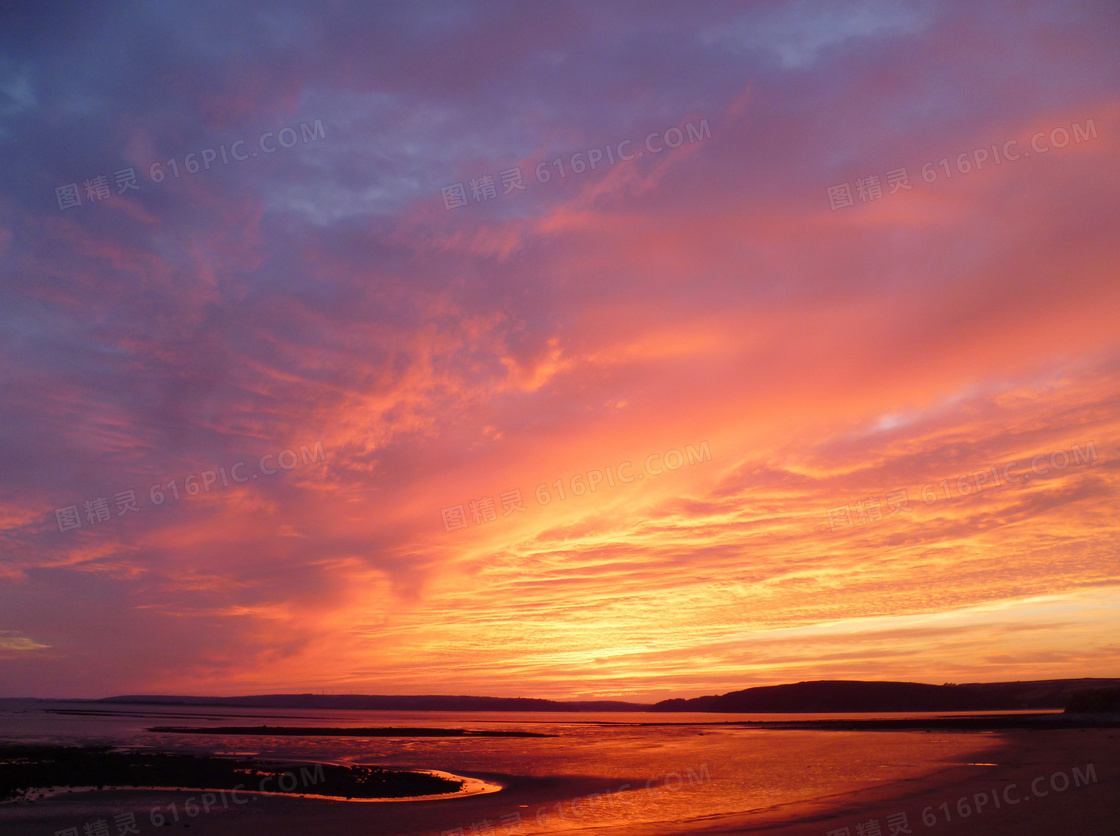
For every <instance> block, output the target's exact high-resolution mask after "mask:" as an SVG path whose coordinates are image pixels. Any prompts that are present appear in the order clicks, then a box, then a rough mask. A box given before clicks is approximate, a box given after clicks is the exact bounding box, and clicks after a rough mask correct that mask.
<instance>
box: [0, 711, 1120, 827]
mask: <svg viewBox="0 0 1120 836" xmlns="http://www.w3.org/2000/svg"><path fill="white" fill-rule="evenodd" d="M767 734H770V735H779V736H781V735H786V734H789V732H784V731H771V732H768V733H767ZM836 734H850V733H845V732H838V733H836ZM860 734H861V736H863V737H865V738H866V744H867V746H869V747H874V746H875V738H876V736H877V735H881V734H884V733H880V732H863V733H860ZM957 735H958V736H959V738H960V739H955V740H953V741H950V742H951V743H953V744H957V745H959V744H964V745H973V744H975V747H976V751H977V753H978V754H977V757H978V758H980V759H979V760H977V761H976V762H975V764H973V765H959V764H958V765H949V766H942V767H941V768H937V767H936V765H935V766H934V767H932V768H931V769H929V770H927V771H926V772H925V773H924V774H920V773H915V774H910V775H908V776H907V777H904V778H902V779H901V780H885V781H883V782H881V783H878V784H874V785H871V786H866V787H863V788H861V789H858V790H854V791H850V792H841V793H836V794H829V795H824V796H819V797H813V798H807V799H802V800H798V801H795V802H790V803H782V804H777V805H772V806H769V807H762V808H752V809H744V810H740V811H738V812H727V811H726V810H724V811H718V812H715V813H709V812H708V809H709V802H708V801H707V800H705V797H704V796H703V795H702V794H700V793H697V795H696V796H695V800H694V801H688V802H687V803H684V804H677V805H676V807H675V808H673V809H675V810H676V811H677V813H676V814H675V815H672V816H671V817H670V818H658V817H657V815H655V814H654V815H652V816H651V810H650V806H649V805H650V804H651V803H653V802H647V801H646V797H647V796H648V795H650V793H651V792H652V791H659V792H660V793H661V795H662V796H665V795H666V793H667V790H666V787H668V789H669V790H672V789H673V787H672V786H669V784H670V780H672V781H675V780H676V779H665V780H662V781H661V782H660V784H658V785H655V786H654V787H653V788H652V790H650V789H649V788H643V783H648V779H644V780H643V779H642V777H641V776H640V775H635V776H633V777H632V778H631V779H628V780H620V777H619V776H617V775H588V776H579V777H575V776H518V775H513V774H501V773H485V774H479V773H475V774H469V777H472V778H477V779H481V780H484V781H488V782H492V783H496V784H500V785H501V786H502V790H501V791H500V792H497V793H493V794H488V795H480V796H475V797H470V798H460V799H454V800H435V801H412V802H398V803H393V804H368V803H364V804H356V803H347V802H344V801H323V800H317V799H310V798H291V797H287V798H285V797H276V796H263V795H262V796H248V797H246V798H243V799H242V801H243V802H247V803H241V804H233V803H228V801H227V803H225V804H221V803H217V802H216V801H215V803H214V804H212V805H210V806H209V809H208V810H206V811H202V810H201V807H200V802H199V793H197V792H176V791H158V790H156V791H150V790H143V791H141V790H136V791H123V790H111V791H109V790H107V791H103V792H96V793H80V794H79V793H70V794H67V793H62V794H59V795H55V796H53V797H51V798H48V799H44V800H42V801H39V802H37V803H35V804H31V805H26V804H25V805H19V806H18V807H13V806H12V805H6V806H5V807H4V808H2V809H0V829H2V830H3V832H4V833H5V834H13V836H32V834H34V835H35V836H52V834H55V833H58V832H60V831H65V830H66V829H67V828H72V827H73V828H77V830H78V832H79V833H82V832H83V830H82V827H83V825H84V824H86V823H89V822H93V821H98V820H103V821H106V822H107V823H108V824H109V825H110V826H112V825H113V823H114V821H117V820H118V819H119V817H121V816H128V815H131V816H134V817H135V820H136V822H137V827H138V829H139V832H140V833H141V834H147V833H150V832H174V831H176V830H177V829H179V828H182V829H184V830H186V829H188V828H189V829H190V832H191V833H195V834H197V833H202V834H215V836H225V835H226V834H229V836H233V835H234V834H236V836H246V834H258V833H259V834H270V836H271V834H276V836H297V834H298V835H299V836H303V834H309V833H314V834H320V835H321V836H344V834H345V836H352V834H355V833H376V834H387V836H405V835H406V834H409V835H410V836H411V835H412V834H433V836H440V834H445V833H449V834H454V836H459V833H460V832H461V833H462V834H473V833H493V834H503V833H521V834H535V833H550V832H556V833H560V832H563V833H611V834H619V836H654V834H698V835H702V836H722V834H735V833H780V834H791V836H802V834H805V836H808V834H813V836H828V834H832V836H857V834H860V833H870V834H874V833H875V831H874V830H870V829H866V828H868V827H869V825H870V823H871V822H873V821H874V822H877V823H878V826H879V828H880V831H879V832H880V833H881V834H884V836H885V835H886V834H890V833H891V827H890V822H894V823H895V825H903V826H905V827H908V828H909V830H910V831H911V832H913V833H933V834H942V833H945V834H994V836H1001V835H1002V834H1008V836H1011V834H1015V836H1033V834H1064V833H1076V834H1088V836H1096V835H1097V834H1100V836H1105V834H1115V833H1116V832H1117V825H1118V824H1120V792H1118V790H1120V745H1118V742H1117V741H1118V736H1120V731H1118V730H1116V729H1087V730H1085V731H1080V730H1057V731H1038V730H1016V731H1005V732H999V733H998V734H995V735H992V734H984V733H974V732H967V733H963V732H962V733H957ZM962 751H967V750H962ZM432 766H433V768H438V764H433V765H432ZM456 774H460V775H463V774H466V773H463V772H462V771H458V772H457V773H456ZM682 775H683V770H682ZM681 780H682V789H680V792H679V794H678V796H677V798H676V799H675V800H677V801H682V800H685V799H687V798H688V796H687V792H688V788H687V787H685V786H683V777H682V779H681ZM625 785H628V786H626V788H625V789H622V790H620V789H619V788H621V787H623V786H625ZM1032 786H1033V788H1032ZM612 788H614V789H615V790H616V791H614V792H612ZM978 796H982V798H979V799H978ZM191 798H193V799H195V803H194V809H195V810H196V814H195V815H193V816H188V815H187V812H186V810H187V809H188V806H187V805H188V800H189V799H191ZM962 799H963V800H964V801H963V802H962ZM997 800H998V806H997ZM577 801H578V802H579V803H578V804H577V803H575V802H577ZM608 807H612V808H613V809H614V811H615V814H614V815H613V816H612V817H611V818H610V821H609V823H607V822H605V821H604V820H603V819H602V818H601V817H599V816H595V815H591V812H592V811H594V810H597V809H606V808H608ZM628 810H630V811H634V812H635V813H639V812H640V814H641V815H636V816H635V819H638V820H635V821H633V822H631V821H628V820H627V811H628ZM153 811H158V812H156V813H155V818H153ZM542 811H543V813H542ZM964 812H967V813H968V815H967V816H965V815H962V813H964ZM923 813H924V814H925V815H924V817H923ZM902 815H904V816H905V822H904V823H903V821H902V818H901V816H902ZM174 818H177V819H178V821H175V820H173V819H174ZM154 821H162V824H160V826H159V827H156V826H154V825H153V822H154ZM857 825H863V826H864V828H865V829H864V830H859V829H857ZM472 827H473V828H474V829H473V830H472ZM486 827H489V828H490V830H489V831H488V830H486V829H485V828H486ZM168 828H170V831H169V830H168ZM515 828H517V829H515ZM844 828H848V830H847V832H846V833H845V831H844ZM898 832H900V833H903V834H905V833H906V832H907V831H906V830H905V829H902V830H899V831H898Z"/></svg>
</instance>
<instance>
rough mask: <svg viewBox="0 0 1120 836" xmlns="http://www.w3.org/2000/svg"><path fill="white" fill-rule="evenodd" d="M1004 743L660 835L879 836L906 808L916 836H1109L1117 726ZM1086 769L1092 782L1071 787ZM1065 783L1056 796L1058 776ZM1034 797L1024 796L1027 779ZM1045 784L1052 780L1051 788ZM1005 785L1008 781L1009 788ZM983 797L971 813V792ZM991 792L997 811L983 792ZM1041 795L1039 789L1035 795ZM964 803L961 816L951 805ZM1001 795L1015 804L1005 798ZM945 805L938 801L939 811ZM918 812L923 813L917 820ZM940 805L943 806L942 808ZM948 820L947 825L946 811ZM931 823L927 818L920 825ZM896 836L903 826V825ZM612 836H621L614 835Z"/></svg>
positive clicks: (1011, 735) (1119, 774) (1119, 781)
mask: <svg viewBox="0 0 1120 836" xmlns="http://www.w3.org/2000/svg"><path fill="white" fill-rule="evenodd" d="M1000 736H1001V738H1002V739H1003V741H1004V745H1003V746H1002V747H1001V748H1000V749H997V750H995V751H993V752H991V753H989V754H988V755H986V756H985V759H986V760H990V761H991V762H993V763H995V764H996V765H995V766H954V767H951V768H948V769H944V770H941V771H939V772H936V773H933V774H931V775H928V776H926V777H924V778H922V779H919V780H916V781H913V782H906V783H894V784H887V785H884V786H881V787H878V788H875V789H871V790H865V791H862V792H855V793H845V794H842V795H839V796H834V797H831V798H824V799H818V800H817V801H815V802H812V803H809V804H798V805H792V806H790V807H788V808H780V809H772V810H766V811H760V812H758V813H754V814H750V815H744V816H735V817H729V818H727V819H721V820H720V821H712V822H694V823H691V824H689V825H687V826H685V827H671V828H664V829H662V832H663V833H665V834H677V833H688V834H697V836H699V835H700V834H703V836H722V834H733V833H780V834H789V836H810V834H811V836H826V834H828V833H830V832H831V831H833V830H841V832H843V828H845V827H847V828H848V829H849V832H850V834H851V836H855V834H856V833H857V830H856V825H857V824H866V823H867V822H869V821H870V820H877V821H878V823H879V827H880V830H881V832H882V834H883V836H887V834H888V833H890V827H889V826H888V824H887V818H888V816H892V815H897V814H899V813H905V814H906V818H907V824H908V826H909V828H910V830H911V831H913V832H914V833H915V834H918V833H929V834H937V835H938V836H939V834H952V836H966V834H967V836H973V834H975V836H1044V835H1045V836H1066V834H1070V836H1117V834H1120V731H1117V730H1116V729H1087V730H1085V731H1081V730H1061V731H1024V730H1018V731H1010V732H1002V733H1001V734H1000ZM1089 764H1092V765H1093V770H1092V773H1091V774H1092V776H1095V778H1096V780H1095V782H1094V781H1089V782H1087V783H1084V785H1082V786H1074V784H1075V782H1077V781H1078V780H1079V776H1078V775H1075V772H1074V770H1075V768H1076V769H1078V770H1080V773H1081V775H1086V774H1087V773H1088V772H1089V771H1088V769H1087V767H1088V765H1089ZM1058 773H1063V774H1064V775H1065V776H1066V777H1067V778H1068V779H1069V786H1068V788H1067V789H1065V790H1064V791H1062V792H1059V791H1058V790H1057V789H1056V787H1058V788H1060V787H1061V786H1063V784H1064V783H1065V779H1063V778H1062V777H1058V775H1057V774H1058ZM1037 779H1041V780H1038V783H1037V784H1036V785H1035V786H1036V787H1037V790H1038V792H1039V795H1035V794H1034V793H1032V790H1031V786H1032V782H1035V781H1036V780H1037ZM1052 780H1053V784H1054V786H1051V781H1052ZM1012 785H1014V786H1012ZM978 793H982V794H984V795H985V796H986V800H985V801H983V802H982V805H983V806H982V809H981V811H980V812H979V813H977V812H975V808H976V806H977V805H976V795H977V794H978ZM993 793H998V794H999V796H1000V798H1001V800H1000V806H999V807H998V808H997V807H996V804H995V801H994V800H993V798H992V794H993ZM1042 793H1046V795H1044V796H1043V795H1041V794H1042ZM962 798H964V799H966V802H965V804H966V805H967V808H968V811H969V815H968V816H967V817H962V816H961V815H960V811H958V810H957V804H958V801H959V800H960V799H962ZM1008 799H1010V800H1012V801H1015V800H1017V801H1018V803H1017V804H1015V803H1008ZM942 804H945V805H946V807H945V808H943V807H941V805H942ZM923 811H928V814H929V817H930V819H927V820H926V821H925V822H924V821H923V816H922V814H923ZM947 811H948V812H947ZM949 816H951V821H947V820H946V819H947V817H949ZM930 820H932V821H933V823H932V824H930V823H929V821H930ZM903 832H904V833H905V831H903ZM620 836H627V834H624V833H620Z"/></svg>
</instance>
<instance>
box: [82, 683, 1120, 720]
mask: <svg viewBox="0 0 1120 836" xmlns="http://www.w3.org/2000/svg"><path fill="white" fill-rule="evenodd" d="M1116 687H1120V679H1049V680H1039V681H1035V682H989V683H972V684H966V685H926V684H922V683H918V682H859V681H851V680H821V681H816V682H798V683H795V684H791V685H768V686H762V687H758V688H747V689H746V690H743V691H732V692H730V693H727V694H722V695H718V696H715V695H713V696H707V697H694V698H692V699H671V700H663V701H661V702H658V703H654V704H652V705H651V704H646V703H632V702H620V701H615V700H599V701H573V702H562V701H559V700H542V699H532V698H528V697H470V696H441V695H427V696H376V695H362V694H342V695H329V694H326V695H324V694H269V695H264V696H256V697H175V696H147V695H134V696H121V697H108V698H107V699H104V700H98V702H106V703H118V704H121V703H125V704H128V703H131V704H136V705H179V706H224V707H227V708H309V709H320V710H322V709H344V710H351V711H555V712H561V711H571V712H587V711H674V712H680V711H695V712H713V713H722V714H740V713H757V714H800V713H813V714H827V713H846V712H876V713H882V712H892V711H1016V710H1018V711H1039V710H1046V709H1063V708H1065V707H1066V706H1067V705H1068V704H1069V702H1070V699H1071V698H1072V697H1073V695H1074V694H1075V693H1077V692H1081V691H1086V690H1091V689H1099V688H1116Z"/></svg>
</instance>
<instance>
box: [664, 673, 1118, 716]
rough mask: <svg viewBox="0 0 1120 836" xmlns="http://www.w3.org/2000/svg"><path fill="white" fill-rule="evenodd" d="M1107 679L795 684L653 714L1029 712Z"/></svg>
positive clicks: (669, 703) (675, 703)
mask: <svg viewBox="0 0 1120 836" xmlns="http://www.w3.org/2000/svg"><path fill="white" fill-rule="evenodd" d="M1111 684H1120V680H1110V679H1053V680H1041V681H1037V682H990V683H974V684H968V685H948V684H947V685H923V684H921V683H917V682H853V681H846V680H835V681H828V680H824V681H817V682H798V683H796V684H793V685H772V686H764V687H761V688H748V689H746V690H744V691H732V692H731V693H728V694H723V695H721V696H711V697H695V698H693V699H673V700H663V701H662V702H659V703H656V704H654V706H653V710H654V711H706V712H717V713H725V714H738V713H759V714H766V713H782V714H797V713H814V714H825V713H831V712H889V711H1016V710H1020V711H1031V710H1036V711H1037V710H1043V709H1062V708H1065V707H1066V705H1067V704H1068V703H1069V701H1070V698H1071V697H1072V696H1073V694H1074V693H1076V692H1078V691H1082V690H1085V689H1086V688H1089V687H1092V686H1101V685H1111Z"/></svg>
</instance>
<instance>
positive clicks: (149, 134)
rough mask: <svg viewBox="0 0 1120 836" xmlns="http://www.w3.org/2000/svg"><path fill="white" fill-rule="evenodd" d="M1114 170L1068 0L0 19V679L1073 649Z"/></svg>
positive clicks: (272, 688)
mask: <svg viewBox="0 0 1120 836" xmlns="http://www.w3.org/2000/svg"><path fill="white" fill-rule="evenodd" d="M284 129H290V131H284ZM651 135H652V136H651ZM647 138H648V139H647ZM627 141H629V142H627ZM238 143H240V144H238ZM673 146H675V147H673ZM608 148H609V149H610V154H609V157H610V158H611V159H613V162H612V161H608V154H607V150H606V149H608ZM207 152H209V153H207ZM577 154H578V155H579V156H578V157H577V156H576V155H577ZM596 155H598V157H597V159H596V168H595V169H594V170H591V169H590V168H588V167H587V166H586V163H587V161H588V159H589V158H590V157H592V156H596ZM204 157H205V158H206V159H205V162H206V164H207V166H208V168H200V165H201V161H202V160H203V158H204ZM573 157H575V159H574V160H573ZM626 157H628V159H627V158H626ZM997 158H998V162H997ZM223 160H224V161H223ZM942 161H944V162H942ZM172 163H173V164H172ZM153 164H156V165H155V166H154V167H153ZM901 169H904V170H905V180H902V179H900V178H901V175H900V173H899V170H901ZM130 170H131V174H129V172H130ZM175 171H177V172H178V175H179V176H177V177H176V176H175V174H174V172H175ZM514 171H517V172H518V173H519V174H520V178H521V179H520V182H518V181H517V180H516V179H515V175H514V174H513V172H514ZM561 173H563V176H561ZM101 177H104V178H105V179H104V180H99V178H101ZM546 177H547V182H542V181H543V180H545V179H546ZM157 181H158V182H157ZM518 185H520V186H521V187H522V188H517V186H518ZM71 186H72V188H71ZM1118 187H1120V5H1118V4H1116V3H1115V2H1111V1H1110V0H1100V2H1088V0H1086V2H1071V3H1035V2H1019V3H1014V2H1009V3H997V2H985V3H977V4H968V5H967V6H962V5H960V4H957V3H949V2H941V3H938V2H893V0H868V1H867V2H861V1H860V0H853V2H845V3H827V4H825V3H813V2H781V3H774V2H753V3H752V2H742V3H717V2H705V3H683V2H682V3H640V2H633V3H629V2H615V3H610V4H606V5H602V4H597V3H517V2H508V3H483V2H479V3H469V4H468V3H439V2H429V3H422V4H410V3H392V4H390V3H381V2H378V3H370V4H365V3H359V2H354V3H324V4H310V3H308V4H288V3H269V4H264V3H260V4H258V3H240V4H238V6H237V9H236V10H232V9H231V8H230V7H229V6H228V5H227V4H225V3H211V2H201V3H199V2H193V3H187V2H163V1H162V0H161V1H160V2H139V0H138V1H137V2H132V3H126V2H117V3H109V4H91V5H88V6H87V5H86V4H62V3H27V4H6V5H5V7H4V9H3V10H2V11H0V697H2V696H9V697H14V696H44V697H46V696H59V697H83V696H88V697H102V696H109V695H112V694H122V693H194V694H221V695H232V694H250V693H273V692H293V691H295V692H308V691H314V692H323V691H329V692H332V693H384V694H409V693H447V694H481V695H493V696H510V695H518V696H539V697H553V698H599V697H606V698H612V697H614V698H621V699H635V700H643V699H660V698H663V697H667V696H693V695H697V694H704V693H719V692H725V691H730V690H735V689H739V688H746V687H750V686H752V685H765V684H775V683H779V682H789V681H799V680H806V679H825V678H829V679H840V678H845V679H848V678H851V679H855V678H859V679H896V680H897V679H904V680H916V681H924V682H934V683H937V684H940V683H941V682H945V681H955V682H966V681H995V680H1006V679H1044V678H1055V677H1080V676H1120V449H1118V448H1120V276H1118V265H1120V258H1118V255H1120V188H1118ZM460 189H461V190H460ZM507 192H508V193H507ZM75 200H80V204H79V203H76V202H75ZM1110 241H1111V242H1112V243H1109V242H1110ZM284 451H291V455H290V456H289V455H288V454H285V453H284ZM651 456H652V457H653V458H650V457H651ZM262 457H268V458H266V459H265V461H264V462H263V463H262V462H261V458H262ZM690 457H691V458H690ZM278 460H279V464H283V465H284V467H280V466H278ZM239 462H244V464H243V465H240V466H238V467H237V469H236V475H237V476H238V477H239V478H237V479H236V480H235V478H233V475H234V474H233V468H234V467H235V466H237V465H238V463H239ZM626 462H629V463H630V466H629V467H626V466H625V465H624V463H626ZM620 465H622V467H621V474H620ZM608 467H609V468H611V471H610V478H609V479H608V478H607V468H608ZM674 467H675V469H673V468H674ZM219 469H221V470H219ZM207 471H211V473H210V475H209V476H204V473H205V472H207ZM269 471H275V472H269ZM592 472H594V473H592ZM977 472H982V477H977V476H975V475H974V474H976V473H977ZM596 475H598V476H600V477H601V478H602V480H601V481H599V480H598V479H596ZM188 476H190V477H192V478H191V479H190V480H189V485H188V480H187V477H188ZM621 476H629V477H630V481H624V480H623V478H621ZM574 477H578V478H574ZM962 477H963V478H962ZM204 479H205V480H206V485H205V487H206V489H205V490H203V489H202V484H203V481H204ZM172 480H174V481H175V486H174V489H173V488H171V487H170V486H169V485H168V483H169V482H171V481H172ZM558 480H559V481H560V488H561V489H562V490H563V494H564V496H563V498H561V496H560V491H559V490H558V489H557V486H556V483H557V481H558ZM573 480H574V484H573ZM997 480H998V482H999V484H996V481H997ZM589 481H595V482H596V486H595V487H596V489H595V491H594V492H590V491H584V490H582V488H584V486H585V485H586V484H587V483H588V482H589ZM980 481H983V484H980V485H979V489H978V488H977V483H978V482H980ZM612 482H613V485H612V484H611V483H612ZM538 486H543V487H542V489H541V491H540V492H538ZM153 487H155V488H156V490H155V491H154V492H153V490H152V489H153ZM129 491H132V492H133V494H134V496H135V500H134V501H132V500H131V498H130V497H129V496H127V492H129ZM175 491H178V492H179V494H180V497H179V499H175V497H174V495H173V494H174V492H175ZM516 491H519V492H520V500H521V501H520V508H523V509H524V510H519V509H517V508H515V507H514V506H516V505H517V504H518V503H517V502H516V497H515V495H514V492H516ZM545 491H546V492H547V496H548V502H547V504H545V503H544V501H543V500H544V498H545V497H544V492H545ZM901 491H905V499H903V498H902V494H901V493H899V492H901ZM575 494H581V495H575ZM157 497H158V499H159V500H162V502H160V503H159V504H157ZM491 503H492V505H491ZM460 506H461V507H460Z"/></svg>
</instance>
